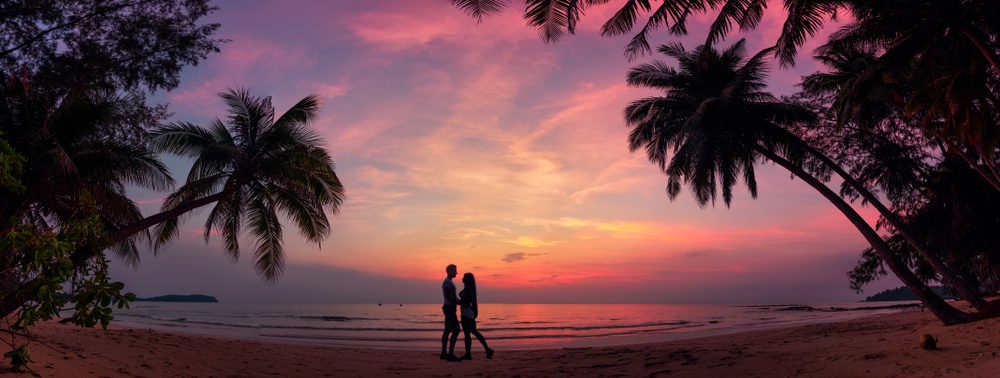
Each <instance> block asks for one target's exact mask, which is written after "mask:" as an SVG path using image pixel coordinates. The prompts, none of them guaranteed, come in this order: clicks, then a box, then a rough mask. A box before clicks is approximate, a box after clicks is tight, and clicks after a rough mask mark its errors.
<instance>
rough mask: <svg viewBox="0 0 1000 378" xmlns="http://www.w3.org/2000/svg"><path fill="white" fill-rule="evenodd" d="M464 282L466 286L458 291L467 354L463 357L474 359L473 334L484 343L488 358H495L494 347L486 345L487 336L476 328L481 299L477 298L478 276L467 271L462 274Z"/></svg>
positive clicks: (464, 358)
mask: <svg viewBox="0 0 1000 378" xmlns="http://www.w3.org/2000/svg"><path fill="white" fill-rule="evenodd" d="M462 284H464V285H465V288H463V289H462V291H461V292H459V293H458V298H459V300H460V301H461V305H462V331H463V332H465V355H463V356H462V359H463V360H471V359H472V337H471V335H476V338H477V339H479V342H480V343H482V344H483V349H485V350H486V358H493V349H490V347H489V346H488V345H486V338H484V337H483V334H481V333H479V331H477V330H476V318H477V317H479V301H478V300H476V276H473V275H472V273H466V274H465V275H464V276H462ZM470 334H471V335H470Z"/></svg>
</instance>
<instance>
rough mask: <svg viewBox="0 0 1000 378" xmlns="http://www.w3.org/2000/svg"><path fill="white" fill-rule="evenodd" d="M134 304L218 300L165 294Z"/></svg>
mask: <svg viewBox="0 0 1000 378" xmlns="http://www.w3.org/2000/svg"><path fill="white" fill-rule="evenodd" d="M135 301H136V302H218V301H219V300H218V299H215V297H213V296H211V295H202V294H189V295H179V294H167V295H160V296H156V297H149V298H136V299H135Z"/></svg>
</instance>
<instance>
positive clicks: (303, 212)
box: [112, 89, 344, 282]
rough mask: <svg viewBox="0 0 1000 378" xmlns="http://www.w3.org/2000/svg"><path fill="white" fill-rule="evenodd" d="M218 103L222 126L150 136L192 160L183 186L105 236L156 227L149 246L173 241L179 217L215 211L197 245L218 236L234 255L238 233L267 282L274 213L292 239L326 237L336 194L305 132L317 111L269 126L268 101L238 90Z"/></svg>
mask: <svg viewBox="0 0 1000 378" xmlns="http://www.w3.org/2000/svg"><path fill="white" fill-rule="evenodd" d="M221 97H222V98H223V99H224V100H225V101H226V104H227V105H228V106H229V116H228V117H227V119H226V122H223V121H222V120H218V119H217V120H215V121H214V122H213V123H212V124H211V125H209V126H208V127H200V126H197V125H193V124H190V123H183V122H181V123H173V124H169V125H166V126H163V127H161V128H159V129H157V130H154V131H153V132H152V144H153V146H154V147H155V148H157V149H158V150H160V151H162V152H167V153H174V154H178V155H182V156H189V157H191V158H194V159H195V162H194V165H193V166H192V167H191V170H190V173H189V174H188V177H187V181H186V183H185V184H184V186H182V187H181V188H180V189H178V190H177V191H176V192H175V193H173V194H171V195H170V196H168V197H167V198H166V200H165V201H164V203H163V207H162V211H161V213H159V214H156V215H153V216H150V217H148V218H146V219H144V220H142V221H141V222H137V223H135V224H133V225H130V226H129V227H126V228H123V229H121V230H119V231H118V232H116V233H115V234H113V236H112V237H113V238H122V237H125V236H126V235H128V234H130V233H132V232H134V231H135V230H140V229H146V228H148V227H150V226H153V225H156V231H155V234H156V235H155V246H156V247H159V246H162V245H163V244H165V243H166V242H168V241H170V240H171V239H172V238H174V237H176V236H177V233H178V228H177V226H178V220H179V215H181V214H183V213H187V212H189V211H191V210H193V209H195V208H198V207H201V206H205V205H207V204H210V203H215V205H214V206H213V207H212V209H211V211H210V212H209V214H208V219H207V220H206V222H205V240H206V242H207V241H208V240H209V236H210V235H211V234H212V231H213V229H218V230H219V231H220V233H221V236H222V238H223V240H224V245H225V251H226V253H228V254H229V255H230V256H231V257H232V258H233V259H236V258H237V257H238V256H239V255H240V245H239V236H240V234H241V233H242V231H243V230H244V229H246V230H247V231H249V233H250V234H251V235H252V236H253V237H254V238H255V239H256V240H255V244H256V245H255V248H254V259H255V267H256V269H257V271H258V272H259V273H260V274H261V275H262V276H263V277H264V278H265V279H267V280H268V281H270V282H274V281H275V280H276V279H277V278H278V277H279V276H280V274H281V271H282V267H283V265H284V248H283V246H282V237H283V233H282V226H281V222H280V217H279V212H280V214H281V215H284V216H287V217H288V218H290V219H291V220H293V221H294V222H295V225H296V226H297V227H298V230H299V232H300V233H301V234H302V235H303V236H304V237H305V238H306V239H307V240H309V241H311V242H314V243H317V244H319V243H320V242H321V241H323V240H324V239H325V238H326V237H327V236H328V235H329V234H330V221H329V219H328V218H327V215H326V211H329V212H330V213H331V214H336V213H337V212H338V211H339V210H340V205H341V203H343V199H344V187H343V185H341V183H340V179H338V178H337V174H336V173H335V172H334V164H333V161H332V159H331V158H330V155H329V154H328V153H327V152H326V151H325V150H324V149H323V148H322V147H321V140H320V137H319V135H317V134H316V133H315V132H314V131H312V130H310V129H308V128H307V127H306V126H307V125H308V124H309V122H311V121H312V120H313V119H314V118H315V117H316V114H317V111H318V109H319V102H318V100H317V98H316V97H315V96H307V97H306V98H304V99H302V100H301V101H299V102H298V103H296V104H295V105H293V106H292V107H291V108H290V109H289V110H288V111H286V112H285V113H284V114H282V115H280V116H278V117H277V118H275V114H274V108H273V107H272V105H271V100H270V98H266V97H265V98H261V97H253V96H251V95H250V93H249V92H248V91H246V90H242V89H239V90H230V91H228V92H225V93H222V94H221Z"/></svg>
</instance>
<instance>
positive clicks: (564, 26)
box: [450, 0, 850, 65]
mask: <svg viewBox="0 0 1000 378" xmlns="http://www.w3.org/2000/svg"><path fill="white" fill-rule="evenodd" d="M450 1H451V3H452V4H453V5H455V6H456V7H457V8H459V9H460V10H462V11H464V12H466V13H468V14H470V15H472V16H473V17H475V18H476V19H477V20H482V18H484V17H486V16H489V15H491V14H495V13H498V12H500V11H501V10H503V9H504V7H506V6H507V5H508V4H509V3H510V1H508V0H450ZM609 2H610V1H609V0H583V1H580V0H525V1H524V3H525V11H524V18H525V19H526V20H527V21H528V25H530V26H532V27H535V28H537V29H538V34H539V36H540V37H541V38H542V39H543V40H544V41H546V42H553V41H556V40H558V39H559V38H561V37H562V36H564V35H566V34H573V33H575V32H576V25H577V23H578V22H579V20H580V17H582V16H583V13H584V11H585V10H586V9H587V8H589V7H592V6H600V5H605V4H607V3H609ZM619 3H620V4H621V6H620V8H619V9H618V11H617V12H615V14H614V15H613V16H611V18H609V19H608V20H607V21H606V22H605V23H604V25H603V26H602V27H601V35H602V36H605V37H618V36H622V35H626V34H629V33H631V32H632V30H633V29H635V27H636V24H639V23H640V22H641V20H642V18H643V16H645V22H643V23H641V25H642V27H641V28H639V30H638V31H637V32H636V33H635V34H634V35H633V37H632V39H631V40H630V41H629V43H628V44H627V45H626V46H625V56H626V57H628V58H629V59H630V60H631V59H634V58H636V57H638V56H640V55H644V54H646V53H651V52H652V47H651V45H650V43H649V39H648V38H649V35H650V34H651V33H652V32H654V31H656V30H657V29H661V28H662V29H667V30H668V31H669V32H670V33H671V34H674V35H686V34H687V22H688V18H689V17H690V16H691V15H695V14H699V13H705V12H708V11H710V10H717V11H718V12H719V13H718V15H717V16H716V20H715V22H713V23H712V25H711V28H710V29H709V35H708V36H707V39H706V43H709V44H713V43H715V42H718V41H719V40H721V39H722V38H723V37H725V36H726V35H727V34H728V33H729V32H730V31H731V30H732V29H733V28H734V27H736V28H739V29H740V30H744V31H749V30H753V29H754V28H756V27H757V25H759V24H760V21H761V20H762V19H763V17H764V11H765V10H766V9H767V7H768V6H769V4H768V3H769V1H768V0H662V1H660V2H659V4H657V1H656V0H623V1H621V2H619ZM849 3H850V1H845V0H786V1H785V3H784V7H785V10H786V11H787V12H788V17H787V18H786V20H785V23H784V25H783V28H782V33H781V35H780V37H779V39H778V41H776V46H777V49H775V50H774V52H775V53H776V54H777V55H778V56H779V57H780V58H781V63H782V64H783V65H791V64H794V60H795V53H796V51H797V50H798V48H799V47H800V46H802V44H804V43H805V41H806V40H807V39H808V38H809V37H811V36H813V35H815V34H816V33H817V32H818V31H819V30H820V29H821V28H822V26H823V24H824V22H826V20H827V19H830V18H835V17H836V16H837V11H838V9H839V8H841V7H843V6H845V5H846V4H849Z"/></svg>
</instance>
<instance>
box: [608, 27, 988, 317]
mask: <svg viewBox="0 0 1000 378" xmlns="http://www.w3.org/2000/svg"><path fill="white" fill-rule="evenodd" d="M659 51H660V52H662V53H664V54H666V55H667V56H669V57H672V58H674V59H676V60H677V61H678V67H679V69H675V68H673V67H670V66H668V65H666V64H665V63H662V62H659V61H654V62H652V63H648V64H642V65H639V66H637V67H635V68H633V69H632V70H631V71H630V72H629V74H628V83H629V84H630V85H633V86H641V87H648V88H653V89H658V90H663V91H664V92H665V94H664V95H663V96H657V97H648V98H644V99H640V100H637V101H635V102H633V103H631V104H630V105H629V106H628V107H627V108H626V109H625V120H626V123H627V124H628V125H629V126H630V127H632V131H631V133H630V135H629V147H630V148H631V149H632V150H633V151H635V150H638V149H644V150H645V151H646V155H647V157H648V158H649V160H650V161H651V162H653V163H654V164H657V165H659V166H660V168H661V170H663V172H664V173H665V174H666V175H667V193H668V195H669V196H670V198H671V199H673V198H675V197H676V196H677V195H678V194H679V193H680V191H681V186H682V184H687V185H688V187H690V189H691V191H692V192H693V193H694V196H695V199H696V200H697V201H698V202H699V204H701V205H703V206H704V205H706V204H708V203H709V202H712V203H714V202H715V200H716V197H717V193H718V192H719V191H720V190H721V192H722V198H723V201H724V202H725V204H726V205H727V206H728V204H729V202H730V201H731V199H732V189H733V187H734V186H735V185H736V184H738V182H739V179H740V178H741V177H742V179H743V182H744V183H745V185H746V186H747V188H748V189H749V191H750V194H751V196H752V197H756V193H757V185H756V179H755V177H756V176H755V174H754V167H755V165H756V163H757V161H758V160H769V161H771V162H773V163H775V164H777V165H779V166H781V167H783V168H785V169H787V170H788V171H790V172H791V173H792V174H793V175H795V176H796V177H799V178H800V179H802V180H803V181H804V182H806V183H807V184H809V185H810V186H811V187H813V188H814V189H816V190H817V191H819V192H820V194H821V195H823V197H825V198H826V199H827V200H829V201H830V202H831V203H833V205H834V206H835V207H837V209H838V210H840V211H841V212H842V213H843V214H844V215H845V216H846V217H847V218H848V220H849V221H850V222H851V223H852V224H853V225H854V226H855V227H856V228H857V229H858V230H859V231H860V232H861V233H862V235H863V236H864V237H865V239H866V240H867V241H868V242H869V244H871V245H872V247H873V248H874V249H875V251H876V253H878V255H879V257H881V258H882V259H883V261H885V263H886V265H887V266H888V267H889V268H890V270H892V271H893V273H895V274H896V276H897V277H899V278H900V280H901V281H902V282H903V283H904V284H905V285H907V286H908V287H910V288H911V289H912V290H913V291H914V292H915V293H916V294H917V296H918V297H919V298H920V299H921V300H922V301H923V302H924V303H925V304H926V305H927V307H928V308H929V309H930V310H931V311H932V312H933V313H934V314H935V315H936V316H937V317H938V318H939V319H941V321H942V322H944V323H945V324H955V323H959V322H964V321H968V320H970V319H971V317H970V316H969V315H968V314H965V313H963V312H961V311H958V310H957V309H955V308H954V307H952V306H951V305H949V304H948V303H946V302H944V301H943V300H942V299H941V298H940V297H939V296H937V295H936V294H934V293H933V292H932V291H931V290H930V289H929V288H928V287H927V285H926V284H924V283H923V282H922V281H920V280H919V279H918V278H917V277H916V276H915V275H914V274H913V272H911V271H910V270H909V268H908V267H907V266H906V264H905V263H904V262H902V261H900V260H899V259H898V258H897V256H895V255H894V254H893V253H892V250H891V248H889V246H888V245H887V244H886V242H885V240H883V239H882V237H881V236H880V235H879V234H878V233H877V232H876V231H875V230H874V229H873V228H872V227H871V226H870V225H869V224H868V223H867V222H866V221H865V220H864V219H863V218H862V217H861V216H860V215H859V214H858V213H857V212H856V211H855V210H854V209H853V208H852V207H851V206H850V204H848V203H847V202H846V201H845V200H844V199H843V198H841V197H840V196H839V195H838V194H837V193H835V192H834V191H833V190H831V189H830V188H829V187H827V186H826V185H825V184H824V183H823V182H822V180H820V179H819V178H817V177H815V176H814V175H813V174H810V173H809V172H808V171H807V169H806V168H805V167H804V166H803V165H804V163H806V162H807V161H808V159H815V157H814V156H811V152H812V151H809V150H808V149H806V148H804V147H805V145H804V143H803V142H802V141H801V140H800V139H798V138H797V137H795V136H794V135H793V134H791V133H789V132H788V131H787V130H786V129H785V128H784V127H783V126H784V125H788V124H792V123H806V122H813V121H814V119H815V118H814V115H812V114H811V112H809V111H808V110H807V109H804V108H801V107H799V106H797V105H793V104H789V103H784V102H780V101H778V100H777V99H776V98H775V97H774V96H772V95H771V94H769V93H767V92H764V91H763V88H764V87H765V83H764V78H765V75H766V73H765V70H764V56H765V55H767V54H770V53H772V52H771V51H770V50H764V51H761V52H760V53H758V54H756V55H755V56H753V57H751V58H749V59H745V60H744V55H745V44H744V41H742V40H741V41H739V42H737V43H735V44H734V45H733V46H731V47H730V48H728V49H726V50H724V51H717V50H716V49H715V48H713V47H712V46H710V45H705V46H700V47H698V48H696V49H694V50H693V51H686V50H685V49H684V48H683V46H681V45H679V44H674V45H664V46H662V47H660V49H659Z"/></svg>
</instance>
